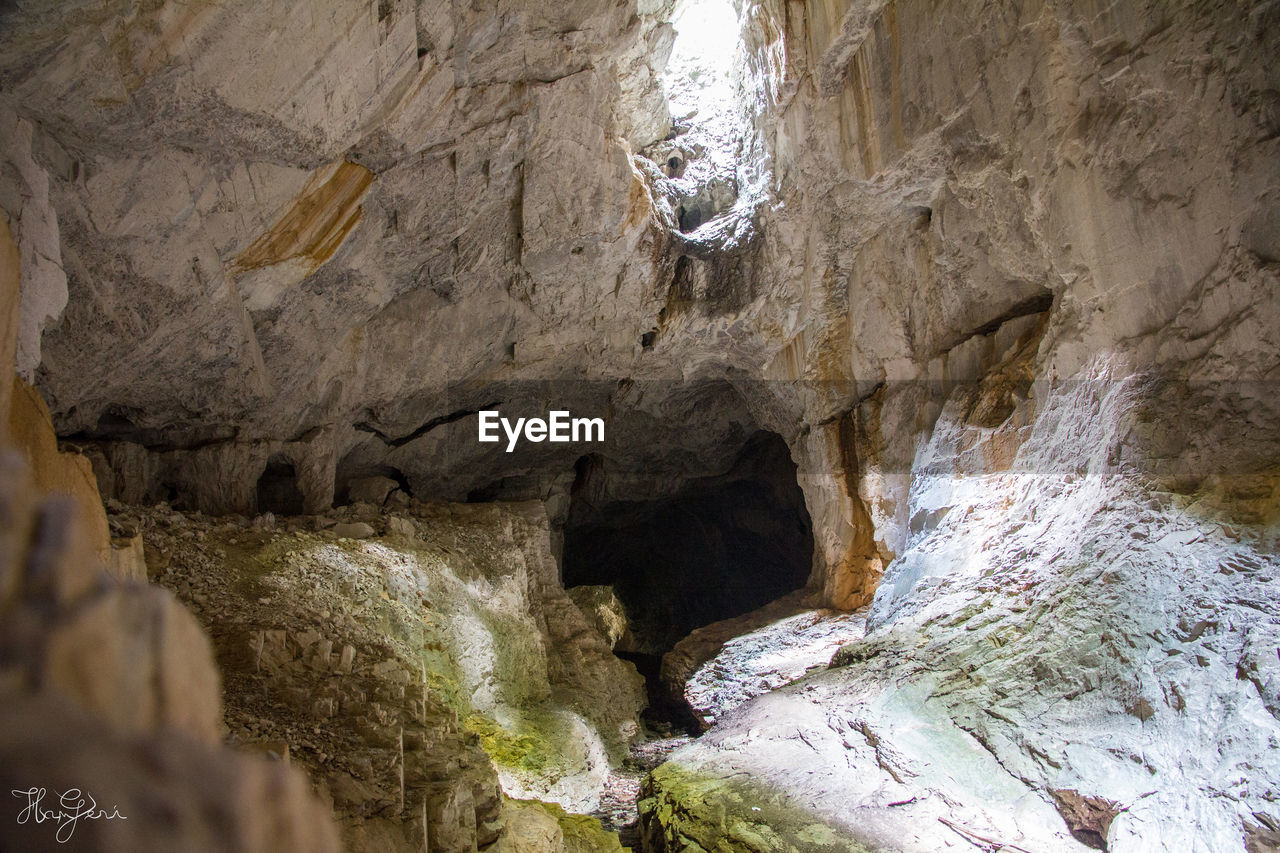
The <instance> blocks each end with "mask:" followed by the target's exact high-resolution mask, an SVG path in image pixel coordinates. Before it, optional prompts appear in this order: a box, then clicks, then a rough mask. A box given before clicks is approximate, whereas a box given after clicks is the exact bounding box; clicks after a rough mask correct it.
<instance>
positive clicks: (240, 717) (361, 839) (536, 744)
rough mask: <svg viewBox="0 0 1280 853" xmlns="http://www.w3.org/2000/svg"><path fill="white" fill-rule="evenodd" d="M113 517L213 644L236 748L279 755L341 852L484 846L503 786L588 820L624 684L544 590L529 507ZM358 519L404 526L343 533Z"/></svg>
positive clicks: (610, 759)
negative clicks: (267, 748)
mask: <svg viewBox="0 0 1280 853" xmlns="http://www.w3.org/2000/svg"><path fill="white" fill-rule="evenodd" d="M122 513H123V515H122V516H118V519H119V520H120V523H124V524H127V525H129V526H133V527H137V528H139V529H141V530H143V531H144V535H145V536H146V541H147V542H148V556H149V565H150V568H151V570H152V572H153V574H155V576H156V578H157V580H158V582H159V583H161V584H163V585H164V586H166V587H168V588H170V589H173V590H174V591H176V592H177V593H178V595H179V596H180V597H181V598H182V599H183V600H184V601H186V602H188V603H189V604H190V605H191V606H192V608H193V609H194V611H195V612H196V614H197V616H198V617H199V618H200V619H201V620H202V622H203V623H204V624H205V625H206V626H207V628H208V630H209V632H210V634H211V636H212V637H213V639H214V644H215V646H216V648H217V652H218V660H219V663H220V664H221V666H222V668H223V673H224V678H225V680H226V684H227V687H226V702H227V724H228V725H229V727H230V729H231V736H232V738H233V739H235V740H237V741H241V742H246V743H282V744H284V745H286V747H287V750H288V753H289V756H290V760H291V761H292V763H294V764H296V765H299V766H301V767H303V768H305V769H306V770H307V771H308V772H309V773H310V774H311V775H312V778H314V779H316V780H317V782H318V783H319V784H320V785H321V786H322V788H323V789H324V790H326V791H327V792H328V796H329V797H330V799H331V801H332V803H333V807H334V810H335V813H336V814H337V816H338V818H339V819H340V821H341V822H342V824H343V826H344V829H345V832H346V837H347V842H348V844H349V845H350V846H351V847H352V848H353V849H358V850H366V849H367V850H376V849H385V848H386V847H387V846H390V847H392V848H394V849H419V848H421V846H422V844H423V838H424V835H425V837H426V838H427V839H429V842H428V843H429V844H430V849H431V850H433V851H458V850H470V849H473V847H474V846H475V845H477V844H478V845H480V846H481V847H483V846H485V845H488V844H491V843H493V842H494V841H496V840H498V838H499V834H500V832H501V831H502V827H503V820H504V818H503V812H504V810H503V808H502V803H501V798H500V794H499V790H500V789H499V783H501V789H502V790H505V791H506V792H507V793H509V794H510V795H512V796H520V797H538V798H540V799H543V800H549V801H555V802H559V803H561V804H563V805H564V806H565V807H567V808H569V809H570V810H572V811H578V812H586V811H591V810H593V809H594V808H596V806H597V805H598V803H599V800H600V795H601V791H602V789H603V787H604V782H605V779H606V777H607V775H608V773H609V769H610V765H611V763H616V762H619V761H621V758H622V756H623V754H625V748H626V744H627V743H628V741H629V740H630V739H631V738H632V737H633V736H634V735H635V733H636V730H637V723H636V718H637V715H638V713H639V710H640V707H641V704H642V702H643V690H642V686H641V684H640V679H639V676H638V675H636V673H635V671H634V669H633V668H631V666H630V665H629V664H625V663H623V662H622V661H619V660H618V659H616V658H614V657H613V656H612V655H611V654H610V652H609V647H608V645H607V644H606V642H605V640H604V639H603V638H601V637H600V636H599V635H598V634H597V633H596V632H595V630H594V629H593V628H592V627H590V625H589V623H588V622H587V621H586V619H585V618H584V617H583V616H582V614H581V613H580V612H579V611H578V610H577V608H576V606H575V605H574V604H573V603H572V602H571V601H570V600H569V598H568V597H567V596H566V595H565V593H564V591H563V590H562V589H561V588H560V586H559V583H558V580H557V578H556V575H555V564H554V562H553V561H552V559H551V555H550V533H549V530H548V526H547V520H546V516H545V514H544V513H543V511H542V508H541V506H540V505H538V504H533V505H502V506H499V505H490V506H467V505H455V506H449V505H425V504H416V505H415V506H414V507H413V508H411V509H408V510H406V511H404V513H403V514H401V515H395V516H384V515H381V514H380V513H377V512H375V511H373V510H371V509H369V510H361V509H358V508H356V507H352V508H344V509H343V510H341V511H339V512H338V513H337V515H338V516H339V517H340V518H346V519H348V520H347V521H342V522H339V523H338V524H334V525H331V526H329V527H328V528H327V529H321V530H320V531H315V532H313V531H312V530H310V529H308V528H310V527H311V526H312V525H311V524H310V523H308V524H306V525H305V526H303V525H300V524H299V521H300V520H299V519H290V520H288V522H287V525H286V523H285V522H276V525H275V526H276V527H277V529H276V530H269V529H265V528H264V525H263V524H261V523H258V522H254V523H250V522H248V521H244V522H242V523H235V522H218V521H216V520H212V519H208V518H205V517H201V516H184V515H181V514H178V513H174V512H171V511H167V510H164V509H157V510H150V511H137V510H130V509H127V508H125V509H122ZM371 522H372V523H373V524H378V525H379V526H385V527H387V528H392V527H394V528H396V529H397V530H399V531H401V533H400V534H399V535H396V536H395V537H394V538H382V537H375V538H369V539H362V540H355V539H348V538H342V528H343V527H344V526H351V525H355V524H360V525H364V526H370V527H371ZM405 531H408V532H409V533H410V535H408V536H406V535H404V532H405ZM486 753H488V754H487V755H486ZM490 759H492V761H493V764H492V765H491V763H490ZM495 767H496V773H495ZM576 819H577V818H574V820H576ZM566 820H569V818H566ZM527 822H528V821H524V823H527ZM544 823H545V821H544ZM522 825H523V823H522ZM556 825H557V824H556V823H555V821H554V820H552V821H551V822H550V823H549V824H548V826H549V827H551V828H552V829H554V828H555V827H556ZM522 831H523V830H519V831H518V832H522ZM530 831H532V830H530ZM518 832H517V834H518ZM557 837H559V836H557ZM512 843H515V842H512ZM615 843H616V839H615ZM504 849H505V848H504ZM511 849H521V848H519V847H515V848H511ZM538 849H544V848H538ZM545 849H557V848H545Z"/></svg>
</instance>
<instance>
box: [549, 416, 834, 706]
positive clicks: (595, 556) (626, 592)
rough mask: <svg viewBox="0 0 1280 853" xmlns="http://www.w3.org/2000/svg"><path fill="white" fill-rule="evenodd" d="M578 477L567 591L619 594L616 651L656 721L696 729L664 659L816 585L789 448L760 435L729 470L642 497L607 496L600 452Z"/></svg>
mask: <svg viewBox="0 0 1280 853" xmlns="http://www.w3.org/2000/svg"><path fill="white" fill-rule="evenodd" d="M575 474H576V477H575V480H574V485H573V488H572V489H571V492H570V506H569V513H568V517H567V520H566V522H565V525H564V531H563V533H564V539H563V552H562V553H563V557H562V571H563V580H564V585H565V587H566V588H573V587H579V586H607V587H611V588H612V590H613V592H614V594H616V596H617V598H618V600H619V601H620V602H621V603H622V605H623V607H624V609H625V611H626V615H627V623H628V630H627V632H626V634H625V635H624V637H623V639H622V640H621V641H619V642H618V644H617V645H616V646H615V650H614V651H615V654H617V655H618V656H619V657H621V658H624V659H626V660H629V661H631V662H632V663H634V664H635V665H636V668H637V669H638V670H640V673H641V674H642V675H644V676H645V679H646V682H647V683H648V686H649V699H650V710H649V712H648V714H649V718H650V721H651V722H660V723H664V724H666V725H674V726H676V727H679V728H690V724H689V718H688V717H687V713H688V709H687V707H685V706H683V703H682V702H681V701H680V698H679V697H672V696H668V695H666V694H665V692H664V689H663V687H662V685H661V683H660V681H659V678H658V675H659V671H660V667H661V662H662V658H663V655H665V654H666V653H667V652H668V651H670V650H671V648H672V647H673V646H675V644H676V643H678V642H679V641H680V640H681V639H683V638H684V637H686V636H688V635H689V633H690V632H692V631H693V630H694V629H696V628H700V627H702V626H704V625H709V624H711V623H713V622H718V621H720V620H723V619H729V618H732V617H735V616H741V615H743V614H746V613H749V612H751V611H753V610H756V609H758V608H760V607H763V606H764V605H766V604H768V603H769V602H771V601H774V600H775V599H778V598H781V597H782V596H784V595H787V594H788V593H791V592H794V591H795V590H797V589H801V588H803V587H804V586H805V585H806V583H807V582H808V580H809V575H810V569H811V566H812V560H813V529H812V523H811V520H810V518H809V512H808V510H807V509H806V507H805V502H804V494H803V493H802V491H801V489H800V486H799V484H798V482H797V479H796V466H795V463H794V462H792V460H791V455H790V451H789V450H788V448H787V445H786V442H784V441H783V439H782V438H781V437H780V436H779V435H777V434H776V433H771V432H764V431H760V432H757V433H755V434H754V435H752V436H751V437H750V438H749V439H748V441H747V442H746V444H745V446H744V447H743V449H742V451H741V452H740V453H739V455H738V457H737V459H736V461H735V462H734V463H733V465H732V467H731V468H730V469H729V470H728V471H727V472H725V473H723V474H720V475H717V476H707V477H699V478H696V479H691V480H687V481H685V482H683V483H677V484H675V487H674V488H673V490H672V491H671V492H670V493H669V494H667V495H665V496H660V497H656V498H649V499H645V500H619V499H602V498H601V495H604V494H608V490H607V489H603V488H601V486H600V482H599V481H600V480H601V479H602V478H607V477H608V476H609V470H608V463H607V460H605V459H603V458H602V457H600V456H598V455H594V454H593V455H589V456H584V457H582V458H581V459H579V460H578V462H577V464H576V465H575Z"/></svg>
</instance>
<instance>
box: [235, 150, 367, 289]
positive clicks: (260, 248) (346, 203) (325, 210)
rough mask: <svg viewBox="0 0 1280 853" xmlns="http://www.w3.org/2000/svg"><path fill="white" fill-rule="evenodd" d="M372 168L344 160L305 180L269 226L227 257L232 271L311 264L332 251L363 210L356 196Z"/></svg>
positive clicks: (362, 190) (361, 195)
mask: <svg viewBox="0 0 1280 853" xmlns="http://www.w3.org/2000/svg"><path fill="white" fill-rule="evenodd" d="M372 183H373V172H370V171H369V170H368V169H366V168H365V167H364V166H361V165H359V164H357V163H351V162H348V161H346V160H342V161H339V162H338V163H335V164H332V165H330V166H326V167H324V168H323V169H321V170H320V171H318V172H317V173H316V174H315V175H313V176H312V178H311V180H310V181H308V182H307V185H306V186H305V187H303V189H302V192H301V193H299V194H298V197H297V198H296V199H294V202H293V205H292V206H291V207H290V208H289V209H288V210H287V211H286V212H285V214H284V216H282V217H280V219H279V221H277V222H276V224H275V225H273V226H271V228H270V230H268V231H267V232H265V233H264V234H262V236H260V237H258V239H256V240H254V241H253V243H251V244H250V245H249V247H248V248H247V249H245V250H244V251H243V252H241V253H240V254H239V255H238V256H237V257H236V259H235V260H234V261H233V262H232V266H231V269H232V272H247V271H248V270H255V269H261V268H263V267H270V266H274V265H276V264H279V263H282V262H284V261H288V260H293V259H305V260H307V261H310V266H311V270H312V271H313V272H314V271H315V270H317V269H319V268H320V265H321V264H323V263H324V262H325V261H327V260H329V258H331V257H333V254H334V252H336V251H338V247H339V246H341V245H342V242H343V241H344V240H345V239H347V235H348V234H350V233H351V231H352V229H354V228H355V226H356V223H358V222H359V221H360V217H361V216H362V215H363V214H364V208H363V207H361V206H360V200H361V199H362V198H364V194H365V191H366V190H368V189H369V185H370V184H372Z"/></svg>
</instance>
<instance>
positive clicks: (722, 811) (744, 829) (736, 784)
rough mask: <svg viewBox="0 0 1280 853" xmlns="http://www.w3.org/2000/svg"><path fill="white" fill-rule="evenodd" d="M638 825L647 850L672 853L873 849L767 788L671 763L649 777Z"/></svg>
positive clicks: (803, 852)
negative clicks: (780, 800) (786, 802)
mask: <svg viewBox="0 0 1280 853" xmlns="http://www.w3.org/2000/svg"><path fill="white" fill-rule="evenodd" d="M640 825H641V830H642V832H643V833H644V838H645V846H646V849H649V850H655V851H670V853H675V851H680V853H698V851H701V853H869V851H868V848H866V847H863V846H862V845H860V844H858V843H856V842H854V841H852V840H849V839H846V838H841V837H840V836H839V835H838V834H837V833H836V832H835V830H833V829H832V828H831V827H830V826H828V825H827V824H825V823H824V822H822V821H821V820H820V819H819V818H818V817H817V816H815V815H812V814H809V813H808V812H805V811H804V810H803V809H798V808H789V807H786V806H784V805H780V804H779V803H778V802H777V801H776V800H775V799H774V798H772V797H770V796H769V795H768V792H766V791H763V790H760V789H757V788H756V787H755V786H752V785H749V784H746V783H744V782H741V781H739V780H729V779H726V778H722V777H718V776H712V775H709V774H703V773H698V772H695V771H692V770H689V769H687V768H685V767H682V766H680V765H679V764H676V763H673V762H668V763H666V764H663V765H662V766H660V767H658V768H657V769H656V770H654V771H653V772H652V773H651V774H650V775H649V778H648V779H646V780H645V786H644V790H643V792H642V794H641V799H640Z"/></svg>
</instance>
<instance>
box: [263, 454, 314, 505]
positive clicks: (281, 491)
mask: <svg viewBox="0 0 1280 853" xmlns="http://www.w3.org/2000/svg"><path fill="white" fill-rule="evenodd" d="M257 494H258V512H270V513H274V514H276V515H301V514H302V512H303V507H304V504H305V499H304V498H303V495H302V490H301V489H299V488H298V474H297V472H296V471H295V470H294V467H293V463H292V462H290V461H289V460H288V459H284V458H283V457H279V456H273V457H272V458H271V459H270V460H269V461H268V462H267V467H266V469H265V470H263V472H262V476H260V477H258V489H257Z"/></svg>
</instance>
